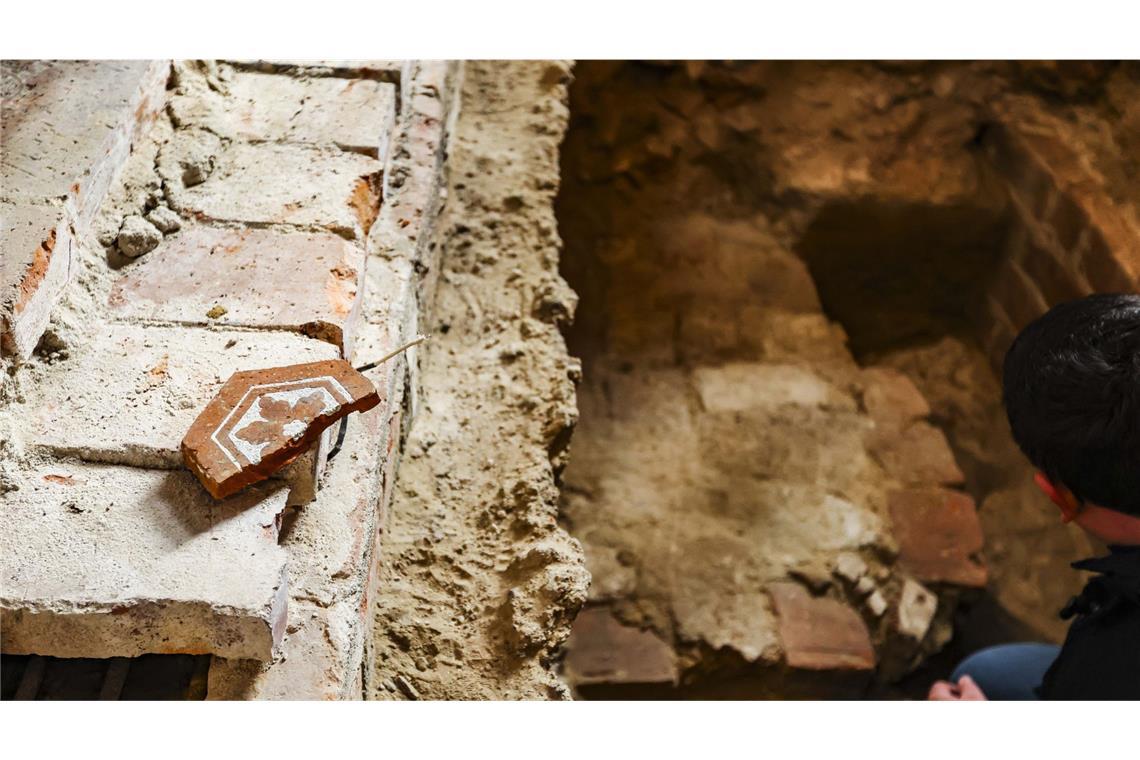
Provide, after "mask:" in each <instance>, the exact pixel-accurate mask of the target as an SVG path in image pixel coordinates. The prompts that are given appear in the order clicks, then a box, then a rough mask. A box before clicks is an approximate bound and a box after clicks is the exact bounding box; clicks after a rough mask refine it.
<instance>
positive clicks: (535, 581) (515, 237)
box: [366, 62, 589, 699]
mask: <svg viewBox="0 0 1140 760" xmlns="http://www.w3.org/2000/svg"><path fill="white" fill-rule="evenodd" d="M568 80H569V77H568V67H567V66H566V65H563V64H559V63H550V62H543V63H479V64H468V65H467V67H466V83H465V86H464V90H463V100H462V106H461V111H460V117H459V121H458V124H457V128H456V133H455V135H454V137H453V142H452V143H451V146H450V149H449V150H450V162H451V166H450V176H451V186H450V188H449V199H448V208H447V210H446V211H445V214H444V217H443V218H442V219H441V221H440V224H439V229H440V230H442V233H443V237H442V239H441V241H440V244H441V245H443V246H444V252H443V261H444V264H443V266H444V269H443V271H442V273H441V275H440V284H439V290H438V296H437V302H436V306H435V310H434V313H433V316H432V318H431V319H430V321H428V322H427V323H426V325H425V327H426V328H427V330H428V331H429V332H431V333H433V334H434V336H435V337H434V338H433V340H432V341H431V342H430V343H429V344H428V345H427V347H426V349H425V350H424V353H423V363H422V383H423V385H422V388H423V393H422V399H421V407H420V410H419V413H418V416H417V418H416V421H415V424H414V426H413V428H412V430H411V433H410V436H409V439H408V442H407V448H406V453H405V458H404V461H403V464H402V465H401V468H400V473H399V480H398V483H397V492H396V495H395V499H394V503H393V505H392V509H391V512H390V522H389V525H388V527H387V529H386V531H385V532H384V534H383V536H382V538H381V551H382V553H383V556H382V567H381V578H380V581H379V594H378V599H377V604H376V608H375V622H376V628H375V641H374V646H375V650H376V651H375V661H376V669H375V672H373V673H371V674H369V677H368V678H366V683H369V684H370V686H369V694H368V695H369V696H370V697H372V698H381V699H407V698H424V699H516V698H560V697H565V696H566V695H567V691H566V689H565V687H564V686H563V684H562V683H561V682H560V681H559V680H558V679H557V678H556V677H555V676H554V675H553V674H552V673H551V672H550V670H549V664H550V663H549V661H550V657H551V655H552V653H553V652H554V650H555V649H556V648H557V646H558V645H559V644H560V643H561V642H562V641H563V640H564V639H565V637H566V636H567V634H568V632H569V625H570V621H571V620H572V619H573V617H574V615H575V614H576V613H577V611H578V608H579V607H580V606H581V605H582V603H583V602H584V601H585V597H586V588H587V585H588V582H589V576H588V575H587V573H586V571H585V569H584V567H583V559H582V551H581V547H580V546H579V544H578V542H577V541H575V540H574V539H572V538H570V537H569V536H568V535H567V534H566V532H565V531H563V530H562V529H561V528H560V527H558V525H557V523H556V518H557V512H558V489H557V487H556V486H555V475H556V472H557V471H558V470H559V469H560V468H561V466H562V464H563V461H564V456H565V452H564V446H565V441H566V439H567V436H568V432H569V429H570V427H571V426H572V425H573V424H574V422H575V420H576V418H577V410H576V407H575V398H574V384H573V380H574V378H576V377H577V375H578V365H577V363H576V362H575V361H573V360H571V359H570V358H569V357H568V356H567V353H566V350H565V346H564V343H563V341H562V338H561V336H560V334H559V332H558V324H559V323H560V322H562V321H563V320H564V319H565V318H566V317H567V316H568V315H569V314H570V313H571V312H572V311H573V308H574V296H573V294H572V293H571V292H570V291H569V290H568V288H567V287H566V285H565V283H564V282H563V281H562V280H561V278H560V277H559V276H558V273H557V271H556V267H557V260H558V245H559V240H558V236H557V234H556V233H555V223H554V213H553V208H552V201H553V197H554V193H555V192H556V190H557V187H558V163H557V161H558V144H559V141H560V139H561V137H562V132H563V130H564V129H565V126H566V122H567V108H566V103H565V98H566V89H565V86H566V83H567V82H568Z"/></svg>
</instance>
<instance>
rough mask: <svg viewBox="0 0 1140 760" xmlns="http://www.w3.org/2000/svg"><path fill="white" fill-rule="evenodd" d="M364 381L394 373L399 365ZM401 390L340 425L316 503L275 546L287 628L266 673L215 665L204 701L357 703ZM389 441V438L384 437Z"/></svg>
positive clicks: (246, 665) (232, 663) (234, 663)
mask: <svg viewBox="0 0 1140 760" xmlns="http://www.w3.org/2000/svg"><path fill="white" fill-rule="evenodd" d="M391 364H392V366H390V367H388V368H387V370H385V368H378V369H376V370H373V371H371V372H370V373H369V374H370V376H371V377H372V378H373V380H374V382H376V384H377V385H379V386H383V385H385V382H384V380H383V379H381V377H380V376H381V375H382V374H384V373H385V372H391V373H393V374H399V375H402V374H403V369H402V368H401V367H400V366H399V363H398V362H393V363H391ZM402 397H403V394H402V391H401V392H399V393H397V394H395V395H393V396H390V397H386V398H385V402H384V403H383V404H382V405H381V406H380V407H378V408H376V409H372V410H371V411H368V412H363V413H361V414H359V415H354V416H353V417H352V418H350V420H349V426H348V431H347V435H346V437H345V442H344V448H343V450H342V451H341V453H340V454H339V455H338V456H337V458H336V459H334V460H333V461H332V462H330V463H329V468H328V475H327V483H326V485H325V487H324V488H323V489H322V490H321V492H320V494H319V495H318V497H317V501H316V502H314V503H313V504H311V505H308V506H306V507H305V508H304V509H301V510H299V511H298V512H297V517H296V521H295V522H294V523H293V525H292V526H291V527H290V529H289V530H288V531H287V533H285V535H284V537H283V539H282V545H283V546H284V548H285V550H286V551H287V552H288V554H289V588H290V589H292V590H293V596H292V597H291V599H290V603H289V617H290V626H289V630H288V631H287V633H286V636H285V639H284V641H283V643H282V645H281V651H282V655H283V657H282V658H281V659H280V660H279V661H278V662H276V663H274V664H273V665H272V666H268V665H262V664H259V663H251V662H242V661H240V660H231V659H221V658H214V661H213V664H212V665H211V667H210V674H209V688H208V693H207V698H208V699H211V700H223V699H359V698H360V696H361V689H360V687H359V678H360V672H361V663H362V662H363V649H364V647H365V645H366V643H367V641H366V639H367V637H368V636H370V635H371V631H372V628H371V625H372V615H371V611H372V606H371V597H369V596H368V589H369V588H370V586H371V585H372V583H373V580H372V578H371V577H370V573H372V572H374V571H373V566H374V564H375V562H376V561H377V560H378V555H379V551H378V549H377V547H376V545H375V542H376V541H377V536H378V533H379V526H380V525H381V524H382V523H381V517H382V515H381V513H382V511H383V508H384V504H385V501H384V500H385V499H386V498H390V496H391V494H390V493H389V494H388V495H387V496H382V495H381V492H380V489H381V483H382V482H383V483H388V484H390V483H391V479H392V477H393V474H394V473H393V470H392V465H393V463H394V461H395V459H396V458H397V457H396V450H395V447H396V446H397V445H398V439H399V435H398V431H399V419H400V413H399V408H400V403H401V399H402ZM393 433H395V435H393Z"/></svg>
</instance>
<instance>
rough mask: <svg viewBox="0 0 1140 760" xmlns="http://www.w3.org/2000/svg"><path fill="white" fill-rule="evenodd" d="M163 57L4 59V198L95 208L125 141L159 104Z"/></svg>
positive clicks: (88, 212) (89, 215) (83, 213)
mask: <svg viewBox="0 0 1140 760" xmlns="http://www.w3.org/2000/svg"><path fill="white" fill-rule="evenodd" d="M169 69H170V65H169V62H167V61H50V62H44V61H5V62H4V63H3V72H4V79H5V80H6V81H12V82H14V83H15V84H13V85H11V86H12V89H13V91H11V92H9V91H6V92H5V93H4V98H3V116H2V118H0V121H2V123H3V125H4V126H3V157H2V159H0V163H2V166H3V169H2V181H0V188H3V193H4V195H5V198H6V199H8V200H11V199H13V197H18V198H23V199H36V200H44V199H53V200H57V201H65V200H66V201H68V202H69V203H71V204H73V206H74V209H75V212H76V218H77V220H78V222H79V224H80V225H83V226H86V225H88V224H90V222H91V220H92V219H93V218H94V215H95V212H96V211H97V210H98V208H99V204H100V203H102V201H103V197H104V196H105V195H106V193H107V188H108V187H109V186H110V184H111V182H112V181H113V180H114V179H115V177H116V176H117V174H118V171H119V169H120V168H121V167H122V165H123V163H124V162H125V161H126V159H127V156H128V155H130V148H131V143H132V141H133V140H134V138H135V136H136V135H137V134H138V133H139V132H140V131H141V129H143V128H145V127H146V126H147V125H148V123H149V122H150V121H152V120H153V119H154V117H155V115H156V114H157V113H158V112H159V111H160V110H161V109H162V106H163V105H164V103H165V86H166V78H167V74H168V72H169Z"/></svg>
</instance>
